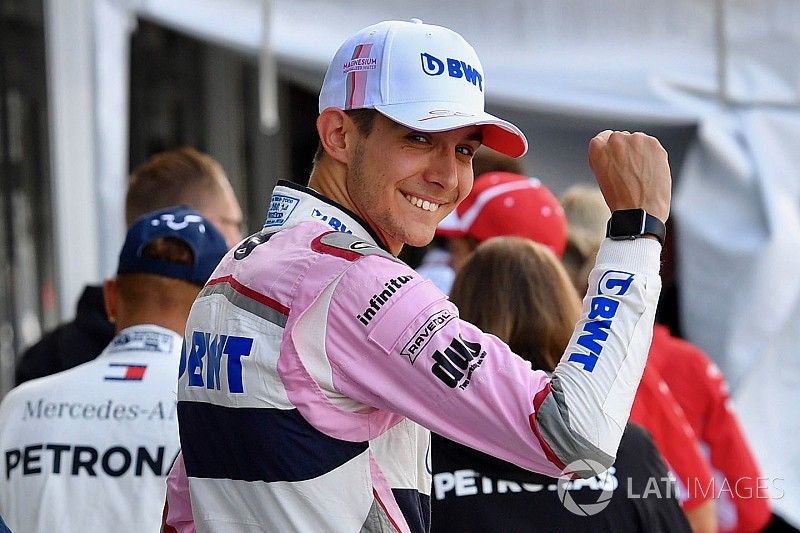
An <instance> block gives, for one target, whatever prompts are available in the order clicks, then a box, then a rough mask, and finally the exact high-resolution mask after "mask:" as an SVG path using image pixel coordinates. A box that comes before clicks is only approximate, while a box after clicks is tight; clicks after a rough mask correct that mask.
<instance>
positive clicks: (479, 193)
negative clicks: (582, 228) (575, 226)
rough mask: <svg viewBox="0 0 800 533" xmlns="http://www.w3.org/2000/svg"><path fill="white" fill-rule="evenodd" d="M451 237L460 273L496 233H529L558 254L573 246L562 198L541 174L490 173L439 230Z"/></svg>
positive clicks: (453, 258)
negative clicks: (559, 198)
mask: <svg viewBox="0 0 800 533" xmlns="http://www.w3.org/2000/svg"><path fill="white" fill-rule="evenodd" d="M436 234H437V235H440V236H442V237H447V238H448V240H449V242H448V247H449V250H450V266H451V267H452V268H453V270H455V271H456V272H458V271H459V270H461V267H462V266H463V264H464V263H465V262H466V261H467V260H468V259H469V257H470V256H471V255H472V252H474V251H475V248H477V247H478V244H480V243H481V242H483V241H485V240H488V239H491V238H492V237H503V236H509V237H524V238H526V239H530V240H532V241H534V242H538V243H541V244H544V245H545V246H547V247H548V248H550V249H551V250H552V251H553V253H555V254H556V255H557V256H558V257H561V255H562V254H563V253H564V248H565V247H566V245H567V219H566V217H565V216H564V210H563V209H562V208H561V204H560V203H559V202H558V198H556V197H555V195H554V194H553V193H552V192H550V189H548V188H547V187H546V186H545V185H543V184H542V182H541V181H539V180H538V179H536V178H529V177H527V176H522V175H520V174H514V173H511V172H488V173H486V174H483V175H481V176H478V177H477V178H476V179H475V185H474V186H473V188H472V192H471V193H470V194H469V196H467V197H466V198H465V199H464V201H463V202H461V204H459V206H458V207H457V208H456V209H455V211H453V212H452V213H450V214H449V215H448V216H447V217H446V218H445V219H444V220H442V222H440V223H439V227H438V228H437V229H436Z"/></svg>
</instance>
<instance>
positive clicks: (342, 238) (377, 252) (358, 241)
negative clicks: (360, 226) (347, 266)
mask: <svg viewBox="0 0 800 533" xmlns="http://www.w3.org/2000/svg"><path fill="white" fill-rule="evenodd" d="M311 249H312V250H313V251H315V252H317V253H320V254H324V255H330V256H334V257H339V258H342V259H346V260H347V261H351V262H352V261H358V260H360V259H363V258H365V257H381V258H383V259H387V260H389V261H392V262H394V263H399V264H403V265H404V264H405V263H403V262H402V261H400V260H399V259H397V258H396V257H395V256H393V255H392V254H390V253H389V252H387V251H386V250H384V249H383V248H380V247H379V246H376V245H375V244H373V243H370V242H368V241H366V240H364V239H362V238H361V237H358V236H356V235H352V234H349V233H342V232H338V231H325V232H322V233H320V234H319V235H318V236H317V237H316V238H315V239H314V240H313V241H312V242H311Z"/></svg>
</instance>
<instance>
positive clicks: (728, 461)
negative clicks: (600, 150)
mask: <svg viewBox="0 0 800 533" xmlns="http://www.w3.org/2000/svg"><path fill="white" fill-rule="evenodd" d="M562 205H563V206H564V211H565V213H566V217H567V223H568V242H567V252H565V256H564V265H565V266H566V267H567V271H568V272H570V277H571V278H572V280H573V283H575V284H576V289H577V290H578V291H579V292H580V291H584V292H585V290H586V284H587V278H588V274H589V271H590V270H591V266H592V265H593V263H594V255H595V253H596V251H597V247H598V246H599V244H600V242H602V239H603V238H604V235H605V231H606V229H605V225H606V221H607V220H608V217H609V216H610V212H609V210H608V207H606V205H605V201H604V200H603V195H602V193H601V192H600V190H599V189H597V188H596V187H589V186H584V185H579V186H573V187H570V188H569V189H568V190H567V191H566V192H565V193H564V194H563V195H562ZM667 242H670V241H669V240H668V241H667ZM568 258H569V259H568ZM631 421H633V422H637V423H639V424H641V425H642V426H643V427H645V428H647V429H648V430H649V431H650V432H651V434H652V436H653V439H654V441H655V442H656V445H657V446H658V447H659V449H660V450H661V452H662V454H663V455H664V457H665V458H666V460H667V463H668V464H669V466H670V467H671V468H672V470H673V471H674V473H675V475H676V477H677V480H678V484H679V486H680V487H681V489H682V492H681V499H682V505H683V506H684V509H685V510H686V512H687V515H688V516H689V519H690V521H691V522H692V526H693V528H694V529H695V530H696V531H715V530H717V529H719V530H720V531H722V532H725V533H728V532H739V533H752V532H755V531H761V530H762V529H764V527H766V526H767V524H768V523H769V521H770V515H771V511H770V504H769V494H768V492H767V489H766V488H765V486H764V483H763V482H760V481H759V479H761V480H762V481H763V480H764V478H762V477H761V472H760V469H759V467H758V464H757V463H756V461H755V457H754V456H753V453H752V451H751V450H750V446H749V445H748V443H747V440H746V438H745V436H744V432H743V431H742V428H741V426H740V424H739V421H738V419H737V417H736V414H735V413H734V411H733V409H732V405H731V401H730V397H729V395H728V386H727V383H726V382H725V378H724V376H723V375H722V373H721V372H720V370H719V369H718V368H717V366H716V365H715V364H714V362H713V361H711V359H710V358H709V357H708V356H707V355H706V354H705V353H704V352H703V351H702V350H700V348H698V347H696V346H694V345H693V344H691V343H689V342H686V341H684V340H682V339H679V338H677V337H675V336H673V335H672V334H671V333H670V331H669V329H668V328H667V327H666V326H664V325H661V324H656V325H655V326H654V330H653V341H652V344H651V347H650V353H649V357H648V360H647V365H646V367H645V371H644V373H643V375H642V381H641V383H640V385H639V390H638V392H637V395H636V399H635V400H634V404H633V408H632V410H631ZM695 443H696V444H695Z"/></svg>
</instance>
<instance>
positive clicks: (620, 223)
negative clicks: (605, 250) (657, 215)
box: [608, 209, 645, 239]
mask: <svg viewBox="0 0 800 533" xmlns="http://www.w3.org/2000/svg"><path fill="white" fill-rule="evenodd" d="M644 218H645V212H644V210H643V209H624V210H622V211H614V213H613V214H612V215H611V221H610V223H609V227H608V236H609V237H611V238H612V239H613V238H615V237H623V238H624V237H636V236H639V235H641V234H642V233H643V231H644Z"/></svg>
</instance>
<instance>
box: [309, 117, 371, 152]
mask: <svg viewBox="0 0 800 533" xmlns="http://www.w3.org/2000/svg"><path fill="white" fill-rule="evenodd" d="M344 114H345V115H347V116H348V117H350V120H352V121H353V123H354V124H355V125H356V128H357V129H358V133H360V134H361V135H363V136H364V137H368V136H369V134H370V133H372V128H374V127H375V119H376V118H377V116H378V112H377V111H375V110H374V109H367V108H364V109H346V110H345V112H344ZM324 154H325V149H324V148H323V147H322V141H320V142H318V143H317V151H316V152H315V153H314V163H317V162H318V161H319V160H320V159H322V156H323V155H324Z"/></svg>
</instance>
